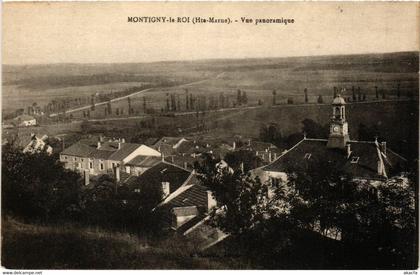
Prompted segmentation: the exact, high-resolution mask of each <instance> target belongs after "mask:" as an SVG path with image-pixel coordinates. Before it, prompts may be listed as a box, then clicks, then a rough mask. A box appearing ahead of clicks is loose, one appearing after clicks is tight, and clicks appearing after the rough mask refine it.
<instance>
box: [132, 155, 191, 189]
mask: <svg viewBox="0 0 420 275" xmlns="http://www.w3.org/2000/svg"><path fill="white" fill-rule="evenodd" d="M189 175H190V172H189V171H187V170H185V169H182V168H180V167H178V166H175V165H173V164H170V163H166V162H161V163H159V164H156V165H155V166H153V167H151V168H149V169H147V170H146V171H145V172H144V173H143V174H141V175H140V176H138V177H136V178H135V179H132V180H131V181H130V182H129V183H128V184H129V185H133V184H137V183H139V184H140V185H142V184H159V185H160V184H162V182H169V183H170V185H169V190H170V193H172V192H174V191H175V190H177V189H178V188H179V187H180V186H181V185H182V184H183V183H184V182H185V181H186V180H187V179H188V177H189ZM132 187H134V186H132Z"/></svg>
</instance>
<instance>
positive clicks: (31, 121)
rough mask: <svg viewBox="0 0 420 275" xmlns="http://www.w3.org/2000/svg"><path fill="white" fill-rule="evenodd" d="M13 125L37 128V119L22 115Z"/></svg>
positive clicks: (14, 120) (15, 119)
mask: <svg viewBox="0 0 420 275" xmlns="http://www.w3.org/2000/svg"><path fill="white" fill-rule="evenodd" d="M13 123H14V124H16V126H18V127H28V126H35V125H36V118H34V117H33V116H29V115H20V116H17V117H16V118H14V119H13Z"/></svg>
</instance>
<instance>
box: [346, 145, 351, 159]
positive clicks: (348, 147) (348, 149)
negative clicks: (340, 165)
mask: <svg viewBox="0 0 420 275" xmlns="http://www.w3.org/2000/svg"><path fill="white" fill-rule="evenodd" d="M346 148H347V158H349V157H350V155H351V148H350V144H346Z"/></svg>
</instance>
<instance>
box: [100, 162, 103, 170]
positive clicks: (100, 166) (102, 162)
mask: <svg viewBox="0 0 420 275" xmlns="http://www.w3.org/2000/svg"><path fill="white" fill-rule="evenodd" d="M100 167H101V170H104V163H103V162H101V165H100Z"/></svg>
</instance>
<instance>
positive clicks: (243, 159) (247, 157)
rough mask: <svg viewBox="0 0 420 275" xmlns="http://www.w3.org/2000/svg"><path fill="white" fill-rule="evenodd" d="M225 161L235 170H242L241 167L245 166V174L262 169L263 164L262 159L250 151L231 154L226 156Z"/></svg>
mask: <svg viewBox="0 0 420 275" xmlns="http://www.w3.org/2000/svg"><path fill="white" fill-rule="evenodd" d="M224 160H225V161H226V162H227V163H228V164H229V166H230V167H232V168H233V169H235V170H238V169H240V166H241V165H243V169H244V172H248V171H249V170H252V169H255V168H257V167H260V166H261V165H262V163H263V161H262V159H261V158H260V157H258V156H256V155H255V154H254V153H253V152H252V151H248V150H239V151H233V152H229V153H227V154H226V155H225V158H224Z"/></svg>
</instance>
